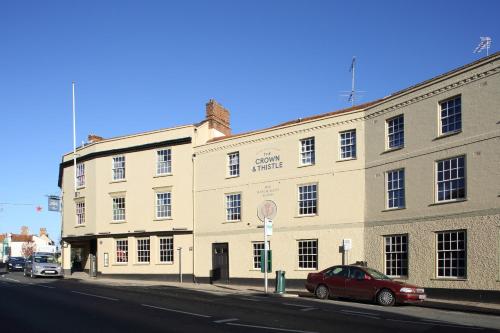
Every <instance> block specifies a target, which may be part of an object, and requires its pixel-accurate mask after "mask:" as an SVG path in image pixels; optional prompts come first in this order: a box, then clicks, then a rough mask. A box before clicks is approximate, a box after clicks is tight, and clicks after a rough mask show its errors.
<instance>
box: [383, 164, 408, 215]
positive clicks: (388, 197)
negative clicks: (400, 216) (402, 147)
mask: <svg viewBox="0 0 500 333" xmlns="http://www.w3.org/2000/svg"><path fill="white" fill-rule="evenodd" d="M400 172H403V173H402V175H403V179H402V183H403V185H401V178H399V177H400ZM394 173H397V174H398V180H396V181H395V180H394V178H393V180H392V183H395V182H396V183H397V185H396V186H398V187H397V188H392V189H389V183H390V180H389V176H390V174H394ZM391 191H392V192H397V191H402V192H403V196H402V197H403V205H402V206H393V207H391ZM385 195H386V200H385V208H386V209H388V210H390V209H402V208H406V172H405V169H404V168H401V169H395V170H389V171H387V172H386V173H385ZM398 202H399V201H398Z"/></svg>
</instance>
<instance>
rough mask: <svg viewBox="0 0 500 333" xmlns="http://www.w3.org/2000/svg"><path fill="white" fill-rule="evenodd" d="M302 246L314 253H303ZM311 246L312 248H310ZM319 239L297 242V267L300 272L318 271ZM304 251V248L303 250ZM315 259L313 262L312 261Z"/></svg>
mask: <svg viewBox="0 0 500 333" xmlns="http://www.w3.org/2000/svg"><path fill="white" fill-rule="evenodd" d="M301 245H306V247H305V249H314V250H313V251H312V253H301ZM309 245H311V246H309ZM313 245H314V246H313ZM318 249H319V244H318V240H317V239H299V240H297V267H298V269H299V270H317V269H318V267H319V265H318V252H319V251H318ZM302 251H304V248H303V249H302ZM311 259H313V260H311Z"/></svg>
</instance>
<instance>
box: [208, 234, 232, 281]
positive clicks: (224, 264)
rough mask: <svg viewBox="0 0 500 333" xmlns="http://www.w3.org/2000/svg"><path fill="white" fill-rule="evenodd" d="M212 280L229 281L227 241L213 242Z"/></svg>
mask: <svg viewBox="0 0 500 333" xmlns="http://www.w3.org/2000/svg"><path fill="white" fill-rule="evenodd" d="M211 281H212V282H214V281H219V282H229V246H228V244H227V243H214V244H212V274H211Z"/></svg>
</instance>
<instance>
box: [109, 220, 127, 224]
mask: <svg viewBox="0 0 500 333" xmlns="http://www.w3.org/2000/svg"><path fill="white" fill-rule="evenodd" d="M109 223H111V224H123V223H127V221H126V220H123V221H111V222H109Z"/></svg>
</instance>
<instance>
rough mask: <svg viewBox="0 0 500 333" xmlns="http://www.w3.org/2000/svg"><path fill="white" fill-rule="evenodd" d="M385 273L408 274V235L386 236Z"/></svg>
mask: <svg viewBox="0 0 500 333" xmlns="http://www.w3.org/2000/svg"><path fill="white" fill-rule="evenodd" d="M385 274H387V275H388V276H408V236H407V235H390V236H386V237H385Z"/></svg>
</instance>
